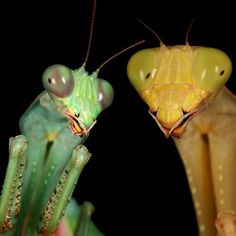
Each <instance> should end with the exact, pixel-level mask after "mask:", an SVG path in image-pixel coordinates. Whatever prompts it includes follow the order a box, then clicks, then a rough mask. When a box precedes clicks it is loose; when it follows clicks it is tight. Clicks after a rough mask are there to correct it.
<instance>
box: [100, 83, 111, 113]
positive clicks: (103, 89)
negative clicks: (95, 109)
mask: <svg viewBox="0 0 236 236" xmlns="http://www.w3.org/2000/svg"><path fill="white" fill-rule="evenodd" d="M97 85H98V100H99V103H100V105H101V107H102V109H103V110H104V109H106V108H107V107H109V106H110V105H111V103H112V101H113V97H114V92H113V88H112V86H111V85H110V84H109V83H108V82H107V81H106V80H103V79H98V81H97Z"/></svg>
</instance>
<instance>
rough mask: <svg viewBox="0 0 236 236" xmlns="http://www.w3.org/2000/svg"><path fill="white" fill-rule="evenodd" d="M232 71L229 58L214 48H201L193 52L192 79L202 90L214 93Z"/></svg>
mask: <svg viewBox="0 0 236 236" xmlns="http://www.w3.org/2000/svg"><path fill="white" fill-rule="evenodd" d="M231 71H232V63H231V60H230V59H229V57H228V56H227V55H226V54H225V53H224V52H222V51H220V50H218V49H215V48H207V47H201V48H199V49H197V50H196V51H195V56H194V60H193V78H194V80H195V81H196V83H197V84H198V86H199V87H200V88H202V89H206V90H210V91H215V90H217V89H219V88H221V87H222V86H223V85H224V84H225V83H226V81H227V80H228V78H229V77H230V74H231Z"/></svg>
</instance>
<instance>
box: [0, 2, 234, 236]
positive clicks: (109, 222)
mask: <svg viewBox="0 0 236 236" xmlns="http://www.w3.org/2000/svg"><path fill="white" fill-rule="evenodd" d="M92 6H93V0H89V1H85V0H80V1H77V3H69V2H68V3H59V2H58V3H54V5H53V4H49V3H45V4H44V3H43V2H40V3H39V2H38V3H37V2H33V3H30V4H29V3H27V4H26V3H25V4H23V3H21V4H16V3H15V4H11V3H8V5H6V6H3V7H2V8H1V11H2V13H5V14H1V18H2V19H1V42H2V43H1V59H2V60H1V61H2V63H1V91H2V92H1V94H0V97H1V114H0V116H1V123H0V143H1V148H0V158H1V162H0V168H1V180H3V175H4V173H5V168H6V162H7V158H8V157H7V156H8V155H7V153H8V138H9V137H11V136H15V135H17V134H19V128H18V120H19V117H20V116H21V114H22V113H23V112H24V111H25V109H26V108H27V107H28V106H29V104H30V103H31V102H32V101H33V99H34V98H35V97H36V96H37V95H38V94H39V93H40V92H41V91H42V90H43V87H42V85H41V74H42V72H43V71H44V69H45V68H46V67H48V66H49V65H51V64H56V63H61V64H65V65H67V66H68V67H70V68H72V69H74V68H77V67H79V66H80V65H81V64H82V62H83V60H84V58H85V54H86V50H87V42H88V37H89V30H90V20H91V12H92ZM230 8H231V6H230V5H227V3H226V2H225V1H224V3H222V4H221V5H217V3H215V4H214V5H210V7H209V6H208V7H206V5H205V4H204V3H202V2H198V3H197V4H195V3H194V2H192V3H191V4H190V3H189V4H186V3H181V2H178V3H175V4H174V3H170V2H168V3H165V2H162V1H160V2H158V1H154V0H145V1H144V0H140V1H135V0H127V1H121V0H120V1H108V0H106V1H105V0H104V1H103V0H100V1H99V0H98V4H97V15H96V21H95V29H94V35H93V42H92V47H91V52H90V57H89V61H88V64H87V70H88V71H89V72H92V71H93V70H95V69H96V68H97V67H98V66H99V65H100V64H101V63H102V62H103V61H105V60H106V59H108V58H109V57H110V56H111V55H113V54H114V53H116V52H118V51H120V50H121V49H123V48H125V47H127V46H129V45H131V44H133V43H135V42H137V41H139V40H141V39H146V42H145V44H143V45H142V46H139V47H137V48H134V49H132V50H130V51H129V52H126V53H124V54H123V55H121V56H119V57H117V58H116V59H114V60H113V61H112V62H110V63H109V64H107V65H106V66H105V67H104V68H103V69H102V70H101V72H100V74H99V76H100V77H101V78H104V79H106V80H108V81H109V82H110V83H111V84H112V85H113V87H114V90H115V99H114V103H113V105H112V107H110V108H109V109H107V110H106V111H104V112H103V113H102V114H101V115H100V116H99V118H98V123H97V125H96V126H95V127H94V128H93V130H92V132H91V135H90V137H89V139H88V140H87V142H86V144H85V145H86V146H87V147H88V149H89V150H90V152H91V153H92V154H93V156H92V158H91V160H90V162H89V163H88V165H87V166H86V168H85V170H84V172H83V174H82V176H81V178H80V180H79V183H78V185H77V187H76V191H75V194H74V196H75V198H76V199H78V201H79V202H80V203H81V202H83V201H84V200H90V201H92V202H93V203H94V204H95V206H96V211H95V213H94V215H93V218H94V221H95V222H96V224H97V225H98V226H99V227H100V229H101V230H102V231H103V232H104V233H106V234H107V235H188V236H189V235H193V236H195V235H197V228H196V222H195V216H194V211H193V207H192V202H191V197H190V193H189V189H188V184H187V181H186V178H185V174H184V169H183V166H182V163H181V161H180V158H179V156H178V154H177V151H176V149H175V147H174V144H173V142H172V140H171V139H166V138H165V137H164V135H163V134H162V133H161V131H160V130H159V128H158V127H157V125H156V124H155V122H154V121H153V120H152V119H151V117H150V116H149V115H148V113H147V106H146V105H145V104H144V103H143V102H142V100H141V99H140V98H139V96H138V95H137V93H136V92H135V90H134V89H133V88H132V86H131V85H130V83H129V81H128V78H127V75H126V65H127V61H128V59H129V58H130V56H131V55H132V54H133V53H134V52H136V51H138V50H140V49H141V48H146V47H156V46H158V40H157V39H156V38H155V37H154V36H153V34H152V33H151V32H150V31H148V30H146V29H145V28H144V27H143V26H142V25H141V24H140V23H138V22H137V20H136V18H140V19H141V20H143V21H144V22H145V23H146V24H147V25H149V26H150V27H152V28H153V29H154V30H155V32H157V34H158V35H159V36H160V37H161V39H162V41H163V42H164V43H165V44H166V45H175V44H185V36H186V32H187V29H188V27H189V24H190V22H191V21H192V20H193V18H195V22H194V24H193V26H192V29H191V31H190V35H189V42H190V44H191V45H203V46H211V47H216V48H219V49H222V50H223V51H225V52H226V53H227V54H228V55H229V56H230V57H231V59H232V61H233V64H235V60H236V50H235V36H234V27H233V25H234V22H235V20H236V17H235V15H232V14H230V13H228V10H229V9H230ZM234 75H235V72H234V71H233V76H232V78H231V79H230V81H229V82H228V83H227V85H228V86H229V87H230V88H231V90H233V91H234V92H236V84H235V82H234V78H233V77H235V76H234ZM163 230H164V232H165V233H161V232H163ZM151 232H153V233H151Z"/></svg>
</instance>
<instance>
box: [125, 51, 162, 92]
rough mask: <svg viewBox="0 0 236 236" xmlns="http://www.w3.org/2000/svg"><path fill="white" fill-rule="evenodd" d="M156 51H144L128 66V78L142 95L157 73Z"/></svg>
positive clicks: (131, 59) (132, 58) (134, 57)
mask: <svg viewBox="0 0 236 236" xmlns="http://www.w3.org/2000/svg"><path fill="white" fill-rule="evenodd" d="M157 62H158V60H157V53H156V49H144V50H141V51H139V52H137V53H135V54H134V55H133V56H132V57H131V58H130V60H129V62H128V66H127V73H128V78H129V80H130V82H131V84H132V85H133V86H134V88H135V89H136V90H137V91H138V93H140V92H141V91H142V90H144V89H146V88H147V87H148V86H149V84H150V82H151V81H152V79H153V78H154V76H155V73H156V71H157Z"/></svg>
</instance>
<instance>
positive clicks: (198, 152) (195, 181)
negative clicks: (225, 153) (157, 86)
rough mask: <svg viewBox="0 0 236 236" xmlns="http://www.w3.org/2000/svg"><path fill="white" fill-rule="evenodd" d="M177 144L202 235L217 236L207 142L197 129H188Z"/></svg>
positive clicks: (177, 140)
mask: <svg viewBox="0 0 236 236" xmlns="http://www.w3.org/2000/svg"><path fill="white" fill-rule="evenodd" d="M175 144H176V146H177V149H178V151H179V153H180V156H181V159H182V161H183V164H184V167H185V171H186V174H187V178H188V182H189V186H190V189H191V193H192V198H193V203H194V207H195V212H196V216H197V221H198V229H199V235H200V236H215V235H216V229H215V226H214V221H215V218H216V208H215V203H214V193H213V186H212V181H211V171H210V160H209V149H208V146H207V142H206V140H205V138H204V136H202V135H201V134H200V133H199V132H198V131H197V130H196V129H194V128H193V127H188V130H187V131H186V133H184V135H183V136H182V137H181V138H180V139H175Z"/></svg>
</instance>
